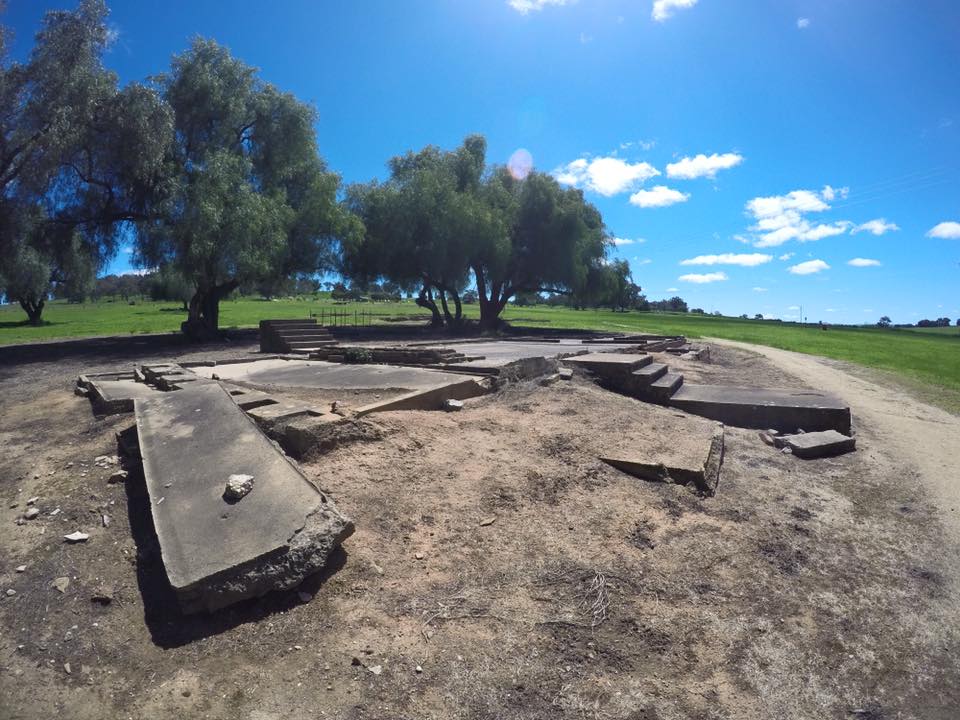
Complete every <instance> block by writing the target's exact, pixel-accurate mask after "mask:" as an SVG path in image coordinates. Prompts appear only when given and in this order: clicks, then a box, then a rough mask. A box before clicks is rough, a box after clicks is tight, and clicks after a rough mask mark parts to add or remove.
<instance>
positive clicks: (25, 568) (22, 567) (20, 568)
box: [17, 565, 27, 572]
mask: <svg viewBox="0 0 960 720" xmlns="http://www.w3.org/2000/svg"><path fill="white" fill-rule="evenodd" d="M26 570H27V566H26V565H17V572H26Z"/></svg>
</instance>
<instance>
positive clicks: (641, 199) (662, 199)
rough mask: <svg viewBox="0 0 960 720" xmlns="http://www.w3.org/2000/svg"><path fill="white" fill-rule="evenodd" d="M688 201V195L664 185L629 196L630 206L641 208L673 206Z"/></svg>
mask: <svg viewBox="0 0 960 720" xmlns="http://www.w3.org/2000/svg"><path fill="white" fill-rule="evenodd" d="M689 199H690V195H689V194H688V193H684V192H680V191H679V190H674V189H673V188H668V187H667V186H666V185H655V186H654V187H653V188H651V189H650V190H638V191H637V192H635V193H634V194H633V195H631V196H630V204H631V205H636V206H637V207H641V208H656V207H667V206H668V205H675V204H676V203H682V202H686V201H687V200H689Z"/></svg>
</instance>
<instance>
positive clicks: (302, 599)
mask: <svg viewBox="0 0 960 720" xmlns="http://www.w3.org/2000/svg"><path fill="white" fill-rule="evenodd" d="M297 597H298V598H300V602H305V603H308V602H310V601H311V600H313V595H311V594H310V593H308V592H303V591H302V590H301V591H300V592H298V593H297Z"/></svg>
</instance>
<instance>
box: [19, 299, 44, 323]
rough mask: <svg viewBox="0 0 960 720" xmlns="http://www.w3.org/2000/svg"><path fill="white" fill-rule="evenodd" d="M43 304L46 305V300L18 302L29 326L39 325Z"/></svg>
mask: <svg viewBox="0 0 960 720" xmlns="http://www.w3.org/2000/svg"><path fill="white" fill-rule="evenodd" d="M44 304H46V300H44V299H43V298H41V299H39V300H23V299H21V300H20V307H22V308H23V311H24V312H25V313H26V314H27V320H28V321H29V322H30V324H31V325H39V324H40V316H41V315H42V314H43V306H44Z"/></svg>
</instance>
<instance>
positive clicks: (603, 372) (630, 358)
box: [563, 352, 653, 382]
mask: <svg viewBox="0 0 960 720" xmlns="http://www.w3.org/2000/svg"><path fill="white" fill-rule="evenodd" d="M563 362H564V363H565V364H567V365H573V366H574V367H579V368H583V369H584V370H589V371H590V372H592V373H593V374H595V375H597V376H598V377H600V378H601V379H603V380H608V381H614V382H616V381H626V379H627V377H628V376H629V375H630V373H632V372H633V371H635V370H639V369H640V368H642V367H644V366H645V365H649V364H650V363H651V362H653V358H652V357H650V356H649V355H639V354H631V353H615V352H593V353H587V354H586V355H576V356H574V357H568V358H565V359H564V361H563Z"/></svg>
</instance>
